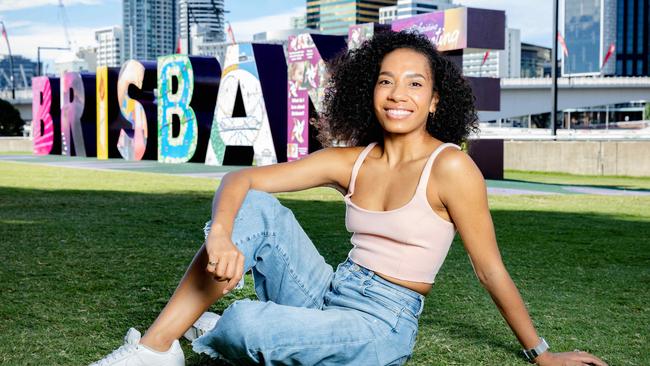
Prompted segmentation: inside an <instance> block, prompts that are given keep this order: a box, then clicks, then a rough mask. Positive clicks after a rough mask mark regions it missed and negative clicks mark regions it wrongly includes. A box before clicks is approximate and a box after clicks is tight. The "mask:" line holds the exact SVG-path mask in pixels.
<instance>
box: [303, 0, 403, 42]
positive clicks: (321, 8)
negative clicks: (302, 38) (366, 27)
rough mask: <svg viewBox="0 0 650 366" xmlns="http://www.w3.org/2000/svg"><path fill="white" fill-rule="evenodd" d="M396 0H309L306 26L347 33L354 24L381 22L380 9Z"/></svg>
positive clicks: (329, 31) (330, 32)
mask: <svg viewBox="0 0 650 366" xmlns="http://www.w3.org/2000/svg"><path fill="white" fill-rule="evenodd" d="M396 3H397V1H396V0H368V1H364V0H356V1H355V0H307V15H306V27H307V28H312V29H318V30H320V31H322V32H323V33H324V34H339V35H347V34H348V27H349V26H351V25H354V24H362V23H372V22H379V9H380V8H381V7H384V6H390V5H395V4H396Z"/></svg>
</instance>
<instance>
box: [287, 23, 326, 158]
mask: <svg viewBox="0 0 650 366" xmlns="http://www.w3.org/2000/svg"><path fill="white" fill-rule="evenodd" d="M288 55H289V57H288V60H287V61H288V62H287V63H288V83H287V87H288V103H287V160H288V161H292V160H297V159H300V158H302V157H303V156H305V155H307V154H308V153H309V99H310V97H311V100H312V104H313V105H314V108H315V109H316V112H318V111H319V110H320V102H321V100H322V96H323V92H324V89H325V83H326V78H327V70H326V67H325V62H324V61H323V59H322V58H321V55H320V53H319V52H318V49H316V46H315V45H314V41H313V39H312V37H311V35H310V34H308V33H305V34H300V35H298V36H290V37H289V47H288Z"/></svg>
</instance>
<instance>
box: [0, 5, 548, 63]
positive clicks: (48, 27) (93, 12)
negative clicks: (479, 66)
mask: <svg viewBox="0 0 650 366" xmlns="http://www.w3.org/2000/svg"><path fill="white" fill-rule="evenodd" d="M57 3H58V1H56V0H31V1H23V2H21V3H20V4H15V3H14V4H12V3H10V0H0V20H2V21H4V22H5V25H6V27H7V33H8V35H9V40H10V42H11V46H12V52H13V53H14V54H15V55H23V56H25V57H28V58H32V59H36V49H37V47H38V46H55V47H62V46H63V47H64V46H66V45H67V42H66V40H65V33H64V30H63V21H62V18H61V15H60V9H59V7H58V6H57ZM454 3H457V4H461V5H464V6H470V7H479V8H481V7H482V8H491V9H498V10H505V11H506V16H507V19H508V26H509V27H511V28H520V29H521V39H522V41H523V42H528V43H533V44H538V45H542V46H546V47H550V44H551V41H552V39H551V35H550V34H551V30H550V28H551V5H550V4H545V3H547V2H546V1H544V0H533V1H530V2H527V4H525V5H526V6H524V5H523V4H521V2H518V1H516V0H457V1H454ZM64 4H65V11H66V15H67V23H68V33H69V34H70V41H71V43H72V46H73V48H78V47H84V46H90V45H94V44H95V39H94V31H95V30H97V29H100V28H105V27H110V26H113V25H122V20H121V19H122V1H121V0H104V1H100V0H66V1H64ZM225 8H226V10H227V11H229V13H227V14H226V15H225V19H226V20H227V21H229V22H230V23H231V24H232V27H233V30H234V33H235V37H236V39H237V40H238V41H250V40H252V36H253V34H254V33H258V32H262V31H266V30H280V29H288V28H289V19H290V18H291V17H292V16H299V15H303V14H304V12H305V1H304V0H287V1H274V0H254V1H246V2H245V3H244V2H241V1H239V2H238V1H234V0H226V1H225ZM531 8H536V11H535V12H532V13H533V14H530V13H531V12H530V9H531ZM546 8H548V9H546ZM530 17H534V18H535V19H536V21H535V22H531V21H529V20H527V19H530ZM540 18H542V19H543V18H548V22H542V21H539V19H540ZM43 19H46V20H43ZM546 23H548V24H546ZM531 24H533V25H531ZM524 25H525V27H524ZM6 52H7V51H6V46H0V54H3V55H4V54H6ZM41 57H42V58H43V59H44V60H50V61H51V60H56V59H57V58H58V57H59V56H58V55H57V53H55V52H51V53H47V54H43V55H41Z"/></svg>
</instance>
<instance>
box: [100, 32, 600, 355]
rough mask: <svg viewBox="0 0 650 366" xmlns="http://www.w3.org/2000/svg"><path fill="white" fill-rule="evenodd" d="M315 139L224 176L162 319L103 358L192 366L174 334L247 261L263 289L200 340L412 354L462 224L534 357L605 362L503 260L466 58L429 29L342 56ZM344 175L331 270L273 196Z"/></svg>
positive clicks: (201, 346) (383, 38) (252, 349)
mask: <svg viewBox="0 0 650 366" xmlns="http://www.w3.org/2000/svg"><path fill="white" fill-rule="evenodd" d="M331 70H332V77H331V80H330V84H329V86H328V89H327V92H326V96H325V100H324V108H325V110H324V113H323V114H322V119H323V120H322V121H321V122H320V124H321V126H320V128H321V129H320V131H321V133H320V138H321V140H322V141H323V142H324V143H325V144H327V143H331V141H343V142H346V144H347V145H348V146H350V147H335V148H332V147H330V148H325V149H323V150H320V151H318V152H316V153H313V154H311V155H309V156H307V157H305V158H303V159H301V160H298V161H294V162H290V163H282V164H276V165H272V166H264V167H255V168H249V169H244V170H240V171H237V172H233V173H229V174H227V175H226V176H225V177H224V179H223V181H222V183H221V186H220V187H219V189H218V190H217V192H216V194H215V198H214V204H213V209H212V221H211V222H210V223H209V224H208V229H209V230H208V234H207V238H206V241H205V243H204V244H203V246H202V247H201V248H200V249H199V251H198V252H197V254H196V256H195V257H194V260H193V261H192V263H191V264H190V266H189V268H188V270H187V272H186V273H185V276H184V277H183V279H182V280H181V282H180V284H179V285H178V288H177V289H176V291H175V292H174V294H173V296H172V297H171V299H170V300H169V303H168V304H167V305H166V306H165V308H164V309H163V311H162V312H161V313H160V315H159V316H158V318H157V319H156V321H155V322H154V323H153V324H152V325H151V327H150V328H149V329H148V330H147V332H146V334H145V335H144V336H143V337H142V338H141V339H140V337H139V333H138V332H137V331H135V330H130V331H129V334H127V343H126V344H125V345H123V346H122V347H120V348H119V349H117V350H116V351H114V352H113V353H112V354H110V355H109V356H107V357H106V358H105V359H103V360H101V361H99V362H98V364H101V365H127V364H128V365H129V366H133V365H183V364H184V356H183V352H182V350H181V348H180V345H179V343H178V341H177V339H178V338H180V337H181V336H182V335H183V334H184V333H185V332H186V331H187V330H188V329H189V328H190V327H191V326H192V324H193V323H194V322H195V321H196V320H197V319H198V318H199V316H200V315H201V314H203V312H205V311H206V310H207V309H208V308H209V307H210V305H212V304H213V303H214V302H215V301H217V300H219V299H220V298H221V297H222V296H224V294H226V293H228V292H229V291H230V290H232V289H233V288H234V287H235V285H236V284H237V283H238V282H239V281H240V279H241V278H242V276H243V275H244V273H246V272H247V271H248V270H252V274H253V278H254V280H255V291H256V292H257V296H258V298H259V300H256V301H251V300H248V299H246V300H240V301H235V302H234V303H233V304H232V305H230V306H229V307H228V308H227V309H226V310H225V311H224V313H223V315H222V316H221V318H220V319H219V321H218V322H217V323H216V326H215V327H214V328H213V329H212V330H210V331H209V332H208V333H206V334H205V335H203V336H202V337H200V338H198V339H196V340H195V341H194V344H193V346H194V349H195V350H196V351H198V352H204V353H207V354H209V355H210V356H212V357H215V358H217V357H223V358H225V359H226V360H229V361H230V362H232V363H234V364H237V365H240V364H242V365H243V364H267V365H270V364H300V365H316V364H319V365H343V364H349V365H401V364H403V363H404V362H406V361H407V360H408V359H409V358H410V356H411V353H412V351H413V346H414V344H415V339H416V335H417V332H418V319H419V316H420V314H421V313H422V309H423V306H424V299H425V296H426V295H427V294H428V293H429V291H430V290H431V287H432V284H433V282H434V278H435V276H436V273H437V272H438V270H439V268H440V266H441V265H442V262H443V260H444V259H445V257H446V255H447V251H448V250H449V247H450V245H451V242H452V239H453V238H454V235H455V232H456V230H458V232H459V233H460V236H461V238H462V240H463V243H464V246H465V249H466V250H467V252H468V254H469V257H470V259H471V262H472V264H473V266H474V270H475V272H476V275H477V277H478V278H479V280H480V282H481V284H482V285H483V286H484V287H485V288H486V289H487V290H488V291H489V293H490V295H491V296H492V298H493V299H494V302H495V304H496V305H497V307H498V309H499V311H500V312H501V314H502V315H503V317H504V318H505V320H506V321H507V323H508V325H509V326H510V328H511V329H512V331H513V332H514V334H515V336H516V337H517V339H518V340H519V342H520V343H521V345H522V346H523V348H524V350H526V351H525V355H526V357H528V359H529V360H530V361H531V362H536V363H537V364H539V365H586V364H593V365H605V363H604V362H603V361H601V360H600V359H598V358H597V357H595V356H592V355H590V354H589V353H586V352H567V353H551V352H549V351H547V349H548V346H547V344H546V342H545V341H544V340H543V338H540V337H539V335H538V334H537V332H536V331H535V328H534V327H533V323H532V321H531V319H530V317H529V315H528V312H527V311H526V308H525V306H524V303H523V301H522V299H521V297H520V295H519V292H518V291H517V288H516V287H515V285H514V283H513V282H512V280H511V279H510V276H509V275H508V272H507V271H506V269H505V267H504V265H503V263H502V261H501V257H500V255H499V250H498V248H497V243H496V239H495V234H494V229H493V225H492V219H491V217H490V212H489V210H488V204H487V194H486V188H485V182H484V180H483V177H482V176H481V173H480V172H479V170H478V169H477V167H476V165H474V163H473V162H472V160H471V159H470V158H469V157H468V156H467V155H466V154H465V153H463V152H462V151H460V150H459V147H458V145H457V144H460V143H461V142H462V141H463V140H464V139H465V138H466V137H467V136H468V134H469V133H470V132H471V131H472V130H474V129H475V128H476V119H477V118H476V112H475V110H474V105H473V103H474V98H473V96H472V93H471V89H470V87H469V86H468V84H467V82H466V80H465V79H463V77H462V76H461V73H460V71H459V70H458V68H457V67H456V66H455V65H454V64H452V63H451V62H450V61H448V60H447V59H445V58H444V57H442V56H441V55H440V54H439V53H438V52H437V51H436V49H435V48H434V46H433V45H432V44H431V42H430V41H429V40H428V39H427V38H425V37H424V36H421V35H417V34H412V33H405V32H399V33H393V32H388V33H381V34H378V35H376V36H375V37H374V39H372V40H371V41H368V42H367V43H365V44H364V45H363V46H362V47H361V48H359V49H357V50H354V51H350V52H348V53H347V54H345V55H342V56H341V57H340V58H339V59H338V60H336V62H334V64H333V65H332V69H331ZM320 186H333V187H335V188H337V189H338V190H340V191H342V192H347V194H346V195H345V197H344V200H345V204H346V226H347V229H348V230H349V231H350V232H352V233H353V235H352V239H351V241H352V244H353V248H352V250H351V251H350V253H349V257H348V258H347V260H346V261H344V262H343V263H341V264H339V266H338V267H337V269H336V271H334V270H333V268H332V267H331V266H330V265H329V264H327V263H326V262H325V261H324V259H323V257H322V256H321V255H320V254H319V253H318V252H317V250H316V248H315V247H314V245H313V244H312V242H311V241H310V240H309V238H308V237H307V236H306V234H305V233H304V231H303V230H302V228H301V227H300V225H299V224H298V222H297V221H296V219H295V218H294V217H293V215H292V213H291V211H290V210H289V209H287V208H286V207H284V206H282V205H281V204H280V203H279V202H278V201H277V200H276V199H275V198H274V197H273V196H271V195H270V194H268V193H264V192H287V191H298V190H304V189H308V188H312V187H320Z"/></svg>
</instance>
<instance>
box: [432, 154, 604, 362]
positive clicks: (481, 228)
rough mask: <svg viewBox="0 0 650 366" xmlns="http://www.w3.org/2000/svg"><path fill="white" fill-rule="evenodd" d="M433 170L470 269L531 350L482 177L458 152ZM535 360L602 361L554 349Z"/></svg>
mask: <svg viewBox="0 0 650 366" xmlns="http://www.w3.org/2000/svg"><path fill="white" fill-rule="evenodd" d="M445 154H446V155H447V156H446V157H445V159H440V164H439V166H438V167H437V168H436V169H434V174H435V177H436V178H437V182H440V183H439V185H440V186H439V188H438V190H439V197H440V199H441V200H442V202H443V203H444V205H445V206H446V207H447V210H448V212H449V215H450V216H451V218H452V220H453V221H454V223H455V225H456V227H457V229H458V232H459V234H460V236H461V238H462V240H463V245H464V246H465V250H466V251H467V253H468V254H469V257H470V260H471V263H472V266H473V267H474V272H475V273H476V276H477V277H478V279H479V281H480V282H481V284H482V285H483V287H485V289H487V291H488V292H489V294H490V296H491V297H492V299H493V300H494V303H495V305H496V306H497V308H498V309H499V312H501V315H502V316H503V318H504V319H505V320H506V322H507V323H508V325H509V326H510V328H511V329H512V331H513V333H514V334H515V336H516V337H517V339H518V340H519V343H521V345H522V346H523V347H524V348H526V349H530V348H533V347H535V346H536V345H537V344H538V343H539V336H538V335H537V332H536V330H535V327H534V326H533V322H532V320H531V318H530V316H529V314H528V311H527V309H526V306H525V304H524V302H523V300H522V299H521V296H520V294H519V291H518V290H517V287H516V286H515V284H514V282H513V281H512V279H511V278H510V275H509V274H508V271H507V270H506V268H505V266H504V264H503V261H502V260H501V255H500V253H499V248H498V247H497V241H496V236H495V233H494V226H493V223H492V217H491V216H490V211H489V207H488V201H487V189H486V186H485V180H484V179H483V176H482V175H481V172H480V171H479V170H478V168H477V167H476V165H475V164H474V162H473V161H472V160H471V159H470V158H469V156H467V155H466V154H465V153H462V152H460V151H452V150H450V151H445ZM535 361H536V362H537V363H538V364H540V365H584V364H589V363H591V364H594V365H605V363H604V362H603V361H602V360H600V359H598V358H597V357H595V356H592V355H590V354H588V353H586V352H580V353H578V352H569V353H561V354H552V353H550V352H544V353H542V354H541V355H540V356H538V357H537V358H536V359H535Z"/></svg>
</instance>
